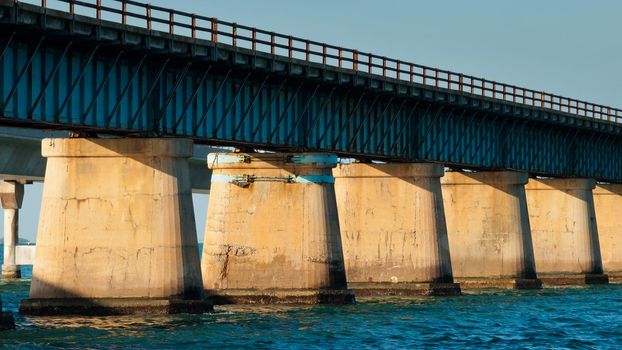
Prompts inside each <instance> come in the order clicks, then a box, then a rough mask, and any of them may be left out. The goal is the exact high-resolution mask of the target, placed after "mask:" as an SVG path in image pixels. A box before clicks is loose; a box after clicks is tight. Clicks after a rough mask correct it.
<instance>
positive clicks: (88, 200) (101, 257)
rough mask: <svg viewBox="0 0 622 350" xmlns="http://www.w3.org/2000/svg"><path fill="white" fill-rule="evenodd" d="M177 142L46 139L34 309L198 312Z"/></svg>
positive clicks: (193, 247) (197, 279) (203, 306)
mask: <svg viewBox="0 0 622 350" xmlns="http://www.w3.org/2000/svg"><path fill="white" fill-rule="evenodd" d="M191 151H192V141H190V140H181V139H81V138H71V139H45V140H43V142H42V153H43V156H44V157H47V158H48V160H47V168H46V174H45V184H44V188H43V200H42V204H41V214H40V215H41V217H40V222H39V232H38V235H37V254H36V257H35V264H34V269H33V277H32V283H31V287H30V297H29V299H27V300H25V301H23V302H22V305H21V307H20V310H21V312H23V313H25V314H31V315H56V314H63V315H64V314H81V315H95V314H97V315H109V314H128V313H174V312H193V313H195V312H196V313H199V312H200V313H202V312H205V311H209V310H211V304H210V303H208V302H206V301H204V300H202V299H201V292H202V288H201V274H200V270H199V268H200V263H199V252H198V244H197V239H196V228H195V223H194V212H193V208H192V197H191V191H190V181H189V173H188V163H187V158H188V157H189V156H190V155H191Z"/></svg>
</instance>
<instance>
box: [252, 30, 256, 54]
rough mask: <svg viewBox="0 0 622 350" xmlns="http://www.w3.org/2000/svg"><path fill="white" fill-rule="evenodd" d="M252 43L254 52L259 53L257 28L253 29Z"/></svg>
mask: <svg viewBox="0 0 622 350" xmlns="http://www.w3.org/2000/svg"><path fill="white" fill-rule="evenodd" d="M252 36H253V37H252V41H253V52H257V28H253V34H252Z"/></svg>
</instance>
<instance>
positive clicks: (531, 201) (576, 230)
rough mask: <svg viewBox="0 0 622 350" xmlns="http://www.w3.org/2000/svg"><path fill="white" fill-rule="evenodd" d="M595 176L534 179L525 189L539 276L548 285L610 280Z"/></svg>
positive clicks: (605, 281)
mask: <svg viewBox="0 0 622 350" xmlns="http://www.w3.org/2000/svg"><path fill="white" fill-rule="evenodd" d="M594 186H595V181H594V180H592V179H530V180H529V183H528V184H527V185H526V187H525V189H526V192H527V205H528V209H529V221H530V224H531V232H532V237H533V246H534V255H535V259H536V269H537V273H538V277H539V278H540V279H542V281H543V282H544V283H545V284H585V283H607V276H606V275H603V265H602V260H601V254H600V244H599V239H598V230H597V226H596V216H595V212H594V200H593V197H592V190H593V189H594Z"/></svg>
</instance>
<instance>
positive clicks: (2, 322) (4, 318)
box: [0, 299, 15, 331]
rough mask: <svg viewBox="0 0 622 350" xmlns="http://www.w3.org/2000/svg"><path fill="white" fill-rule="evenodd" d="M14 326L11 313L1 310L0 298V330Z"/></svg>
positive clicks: (0, 302) (0, 300) (0, 301)
mask: <svg viewBox="0 0 622 350" xmlns="http://www.w3.org/2000/svg"><path fill="white" fill-rule="evenodd" d="M14 328H15V321H14V320H13V314H12V313H10V312H3V311H2V299H0V331H6V330H9V329H14Z"/></svg>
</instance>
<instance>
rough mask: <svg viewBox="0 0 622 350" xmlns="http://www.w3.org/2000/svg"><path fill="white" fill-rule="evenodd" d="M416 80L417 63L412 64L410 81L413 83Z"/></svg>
mask: <svg viewBox="0 0 622 350" xmlns="http://www.w3.org/2000/svg"><path fill="white" fill-rule="evenodd" d="M414 80H415V65H414V64H412V63H411V64H410V82H411V83H412V82H413V81H414Z"/></svg>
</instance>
